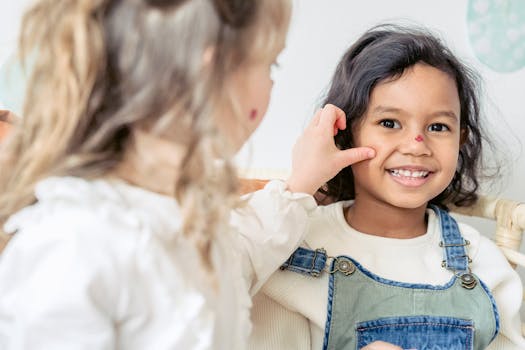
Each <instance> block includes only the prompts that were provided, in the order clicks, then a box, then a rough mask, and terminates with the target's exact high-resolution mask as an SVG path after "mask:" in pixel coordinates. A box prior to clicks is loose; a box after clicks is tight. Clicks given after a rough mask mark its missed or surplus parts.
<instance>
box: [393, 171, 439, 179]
mask: <svg viewBox="0 0 525 350" xmlns="http://www.w3.org/2000/svg"><path fill="white" fill-rule="evenodd" d="M388 172H389V173H390V174H391V175H392V176H395V177H405V178H413V179H422V178H423V179H424V178H426V177H428V175H429V174H430V173H431V172H430V171H428V170H409V169H388Z"/></svg>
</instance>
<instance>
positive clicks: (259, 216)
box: [231, 181, 317, 295]
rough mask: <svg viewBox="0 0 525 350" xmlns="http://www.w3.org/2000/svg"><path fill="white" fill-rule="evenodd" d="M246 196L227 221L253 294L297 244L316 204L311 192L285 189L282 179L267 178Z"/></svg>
mask: <svg viewBox="0 0 525 350" xmlns="http://www.w3.org/2000/svg"><path fill="white" fill-rule="evenodd" d="M246 199H247V205H246V206H245V207H243V208H242V209H238V210H235V211H234V212H233V214H232V216H231V224H232V226H233V227H234V229H235V230H236V231H237V232H238V234H237V235H236V238H237V239H238V241H239V245H240V247H241V255H242V257H243V263H242V268H243V274H244V277H245V279H246V280H247V281H248V284H249V288H250V294H251V295H254V294H255V293H256V292H257V291H258V290H259V288H260V287H261V286H262V285H263V284H264V282H265V281H266V280H267V279H268V278H269V277H270V276H271V274H272V273H273V272H275V270H277V269H278V268H279V266H280V265H281V264H282V263H283V262H284V261H286V259H288V257H289V256H290V255H291V254H292V253H293V251H294V250H295V249H296V248H297V247H298V246H299V244H300V242H301V241H302V240H303V238H304V235H305V234H306V232H307V228H308V221H309V220H308V218H309V216H310V214H311V213H312V212H313V211H314V210H315V209H316V208H317V204H316V202H315V200H314V198H313V196H311V195H308V194H305V193H292V192H289V191H287V190H286V185H285V183H284V182H282V181H271V182H269V183H268V184H267V185H266V186H265V188H264V189H262V190H260V191H257V192H254V193H252V194H249V195H247V197H246Z"/></svg>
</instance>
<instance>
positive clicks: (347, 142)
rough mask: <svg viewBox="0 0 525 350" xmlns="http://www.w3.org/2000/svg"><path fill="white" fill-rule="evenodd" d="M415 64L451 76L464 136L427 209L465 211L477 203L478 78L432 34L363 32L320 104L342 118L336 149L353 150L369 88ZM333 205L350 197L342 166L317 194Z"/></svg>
mask: <svg viewBox="0 0 525 350" xmlns="http://www.w3.org/2000/svg"><path fill="white" fill-rule="evenodd" d="M416 63H425V64H427V65H429V66H432V67H434V68H437V69H439V70H441V71H442V72H445V73H446V74H448V75H450V76H451V77H452V78H453V79H454V81H455V82H456V86H457V90H458V95H459V101H460V104H461V108H460V127H461V129H462V133H463V135H464V137H463V138H462V141H463V142H462V144H461V146H460V150H459V159H458V165H457V168H456V172H455V174H454V178H453V179H452V181H451V182H450V184H449V185H448V187H447V188H446V189H445V190H444V191H443V192H441V193H440V194H439V195H438V196H437V197H435V198H433V199H432V200H430V203H431V204H435V205H438V206H440V207H442V208H445V209H446V208H447V205H448V204H454V205H456V206H468V205H471V204H473V203H475V202H476V200H477V199H478V195H477V193H476V192H477V190H478V188H479V181H478V177H479V170H480V169H481V161H482V156H481V152H482V143H483V139H484V138H485V137H484V135H485V133H484V131H483V130H482V129H481V125H480V122H479V119H480V105H479V96H478V91H479V84H480V79H479V77H478V75H477V74H476V73H475V72H474V71H473V70H471V69H470V68H468V67H467V66H466V65H464V64H463V63H461V62H460V61H459V60H458V59H457V58H456V57H455V56H454V54H453V53H452V52H451V51H450V50H449V49H448V48H447V47H446V46H445V45H444V44H443V42H442V41H441V40H440V39H438V38H437V37H436V36H435V35H433V34H432V33H430V32H428V31H427V30H425V29H420V28H411V27H404V26H397V25H391V24H386V25H380V26H377V27H374V28H372V29H370V30H368V31H367V32H366V33H364V34H363V35H362V36H361V37H360V38H359V39H358V40H357V42H355V43H354V44H353V45H352V46H351V47H350V49H349V50H348V51H347V52H346V53H345V54H344V56H343V58H342V59H341V61H340V62H339V65H338V66H337V69H336V71H335V74H334V76H333V79H332V82H331V84H330V88H329V91H328V95H327V97H326V98H325V100H324V103H323V105H324V104H327V103H331V104H334V105H336V106H338V107H340V108H341V109H342V110H343V111H344V112H345V113H346V120H347V125H348V126H349V127H348V128H347V129H346V130H342V131H339V133H338V134H337V135H336V136H335V142H336V145H337V146H338V147H339V148H340V149H348V148H351V147H353V146H354V142H353V138H352V127H353V126H355V125H356V124H357V123H358V122H359V121H360V119H361V118H362V117H363V115H364V114H365V112H366V110H367V107H368V104H369V101H370V94H371V92H372V90H373V89H374V87H375V86H376V85H377V84H379V83H380V82H382V81H385V80H389V81H392V80H395V79H398V78H399V77H401V76H402V75H403V73H404V72H405V71H406V70H407V69H409V68H410V67H412V66H414V65H415V64H416ZM320 192H322V193H324V194H325V195H327V196H329V197H330V198H332V199H333V200H347V199H354V198H355V189H354V177H353V173H352V168H351V167H347V168H345V169H343V170H342V171H341V172H339V174H337V175H336V176H335V177H334V178H333V179H331V180H330V181H329V182H328V183H327V184H326V186H325V187H324V188H323V189H322V190H321V191H320Z"/></svg>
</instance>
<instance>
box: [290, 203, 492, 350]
mask: <svg viewBox="0 0 525 350" xmlns="http://www.w3.org/2000/svg"><path fill="white" fill-rule="evenodd" d="M432 209H433V210H434V211H435V212H436V214H437V216H438V217H439V220H440V223H441V238H442V241H441V242H440V247H442V248H443V254H444V260H443V263H442V266H443V267H444V268H446V269H448V270H450V271H452V272H453V274H454V275H453V277H452V279H451V280H450V281H449V282H448V283H446V284H445V285H442V286H434V285H427V284H411V283H403V282H396V281H391V280H387V279H384V278H381V277H379V276H377V275H375V274H373V273H372V272H370V271H368V270H367V269H365V268H364V267H362V266H361V265H360V264H359V263H358V262H356V261H355V260H353V259H352V258H350V257H348V256H338V257H335V258H333V260H332V261H331V263H329V264H327V261H328V260H329V259H330V258H328V257H327V255H326V252H325V251H324V249H317V250H315V251H312V250H308V249H305V248H299V249H297V250H296V251H295V252H294V254H293V255H292V256H291V257H290V258H289V259H288V261H287V262H286V263H284V264H283V265H282V266H281V269H287V270H291V271H295V272H299V273H303V274H307V275H310V276H314V277H317V276H319V275H320V274H321V273H322V272H323V271H327V272H328V273H330V278H329V290H328V317H327V321H326V327H325V337H324V345H323V349H337V350H347V349H352V350H354V349H361V348H362V347H364V346H366V345H367V344H369V343H371V342H373V341H376V340H382V341H386V342H389V343H393V344H396V345H398V346H401V347H402V348H403V349H418V350H431V349H432V350H451V349H454V350H456V349H457V350H459V349H462V350H463V349H468V350H470V349H476V350H481V349H485V348H486V347H487V346H488V345H489V344H490V342H491V341H492V340H493V339H494V337H495V336H496V335H497V333H498V329H499V318H498V311H497V309H496V303H495V301H494V298H493V297H492V295H491V293H490V292H489V290H488V288H487V287H486V286H485V285H484V284H483V282H482V281H481V280H480V279H479V278H478V277H477V276H475V275H474V274H472V273H471V272H470V268H469V266H468V265H469V262H470V261H469V257H468V256H467V254H466V251H465V246H466V245H468V244H469V242H468V241H466V240H464V239H463V237H462V236H461V234H460V232H459V229H458V226H457V223H456V221H455V220H454V219H453V218H452V217H451V216H450V215H448V213H447V212H445V211H443V210H441V209H439V208H437V207H433V208H432Z"/></svg>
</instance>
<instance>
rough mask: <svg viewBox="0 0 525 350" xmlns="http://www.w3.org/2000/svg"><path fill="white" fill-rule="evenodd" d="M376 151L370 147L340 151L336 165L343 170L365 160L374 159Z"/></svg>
mask: <svg viewBox="0 0 525 350" xmlns="http://www.w3.org/2000/svg"><path fill="white" fill-rule="evenodd" d="M375 155H376V151H375V150H374V149H373V148H370V147H355V148H349V149H346V150H342V151H339V152H338V154H337V156H336V157H337V159H336V163H337V165H338V166H339V167H340V168H341V169H342V168H346V167H347V166H349V165H352V164H355V163H359V162H361V161H363V160H367V159H370V158H374V157H375Z"/></svg>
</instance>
